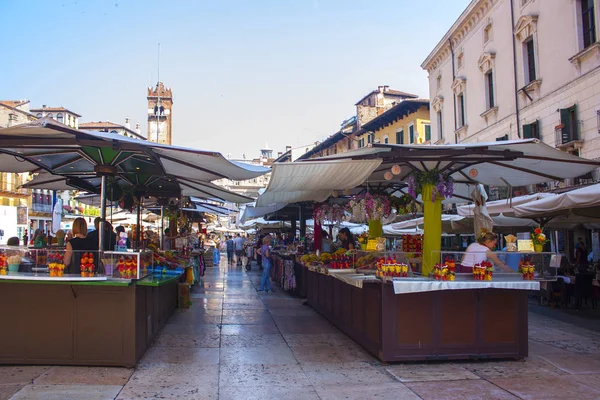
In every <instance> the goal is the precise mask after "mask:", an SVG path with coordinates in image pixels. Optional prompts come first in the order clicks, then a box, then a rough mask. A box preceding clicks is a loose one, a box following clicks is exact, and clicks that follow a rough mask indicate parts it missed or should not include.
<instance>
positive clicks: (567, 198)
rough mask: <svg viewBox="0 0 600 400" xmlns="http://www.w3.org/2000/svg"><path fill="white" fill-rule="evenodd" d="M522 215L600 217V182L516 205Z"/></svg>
mask: <svg viewBox="0 0 600 400" xmlns="http://www.w3.org/2000/svg"><path fill="white" fill-rule="evenodd" d="M514 209H515V214H516V215H517V216H520V217H531V218H543V217H554V216H560V215H578V216H582V217H589V218H599V217H600V184H596V185H591V186H587V187H584V188H581V189H575V190H571V191H570V192H565V193H561V194H557V195H555V196H550V197H546V198H543V199H540V200H537V201H532V202H529V203H526V204H522V205H519V206H516V207H514Z"/></svg>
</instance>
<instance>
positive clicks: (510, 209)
mask: <svg viewBox="0 0 600 400" xmlns="http://www.w3.org/2000/svg"><path fill="white" fill-rule="evenodd" d="M551 196H556V194H554V193H535V194H528V195H525V196H517V197H513V198H508V199H505V200H494V201H488V202H487V203H486V207H487V210H488V213H489V214H490V215H492V216H494V215H498V214H502V215H504V216H505V217H514V216H515V210H514V207H515V206H518V205H521V204H526V203H529V202H532V201H535V200H539V199H542V198H545V197H551ZM474 209H475V205H474V204H465V205H461V206H458V207H456V210H457V214H458V215H462V216H465V217H470V216H473V214H474Z"/></svg>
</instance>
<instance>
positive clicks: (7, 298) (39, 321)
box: [0, 246, 180, 367]
mask: <svg viewBox="0 0 600 400" xmlns="http://www.w3.org/2000/svg"><path fill="white" fill-rule="evenodd" d="M43 252H47V253H48V255H47V256H44V257H40V256H39V255H38V253H40V254H41V253H43ZM4 256H6V258H7V259H8V258H10V257H14V259H13V260H15V261H16V257H18V258H19V264H17V270H16V271H15V270H13V271H5V272H4V273H3V272H2V271H4V268H2V265H4V262H1V260H0V264H1V265H0V301H2V303H3V304H5V305H6V306H5V307H2V309H0V319H1V320H2V321H3V329H2V331H1V333H0V364H28V365H90V366H124V367H133V366H135V365H136V364H137V362H138V361H139V360H140V359H141V357H142V356H143V354H144V352H145V351H146V349H147V348H148V346H149V345H150V343H151V341H152V340H153V338H154V336H155V335H156V334H157V333H158V331H159V330H160V329H161V328H162V326H163V325H164V324H165V323H166V321H167V319H168V317H169V316H170V314H171V313H172V312H173V310H174V309H175V308H176V305H177V283H178V281H179V277H180V274H168V275H167V274H164V275H163V274H161V273H155V274H152V270H153V267H155V266H156V264H153V263H152V253H151V252H148V251H145V252H138V253H133V252H124V253H119V252H106V253H104V254H98V252H86V253H85V254H84V255H83V256H82V257H81V273H80V274H67V273H64V264H62V261H63V257H64V250H60V251H56V250H53V251H51V252H48V251H47V250H46V249H27V248H14V247H12V248H11V247H6V246H2V247H0V257H1V258H2V259H4ZM44 260H45V261H44ZM93 260H101V262H100V263H94V261H93ZM11 261H12V260H11ZM113 261H114V262H113ZM40 262H45V264H40ZM98 266H100V267H98ZM121 266H122V268H121ZM19 269H22V270H23V271H27V270H32V269H35V271H36V272H20V271H19ZM110 271H112V273H109V274H108V275H107V274H106V273H105V272H110Z"/></svg>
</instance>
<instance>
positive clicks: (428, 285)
mask: <svg viewBox="0 0 600 400" xmlns="http://www.w3.org/2000/svg"><path fill="white" fill-rule="evenodd" d="M393 284H394V293H395V294H403V293H417V292H432V291H436V290H466V289H514V290H540V283H539V282H537V281H453V282H452V281H425V280H419V281H416V280H395V281H393Z"/></svg>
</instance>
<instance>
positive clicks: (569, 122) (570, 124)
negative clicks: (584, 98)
mask: <svg viewBox="0 0 600 400" xmlns="http://www.w3.org/2000/svg"><path fill="white" fill-rule="evenodd" d="M560 123H561V125H563V127H562V132H561V139H562V144H565V143H569V142H572V141H573V140H579V126H578V125H577V105H573V106H572V107H569V108H562V109H561V110H560Z"/></svg>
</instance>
